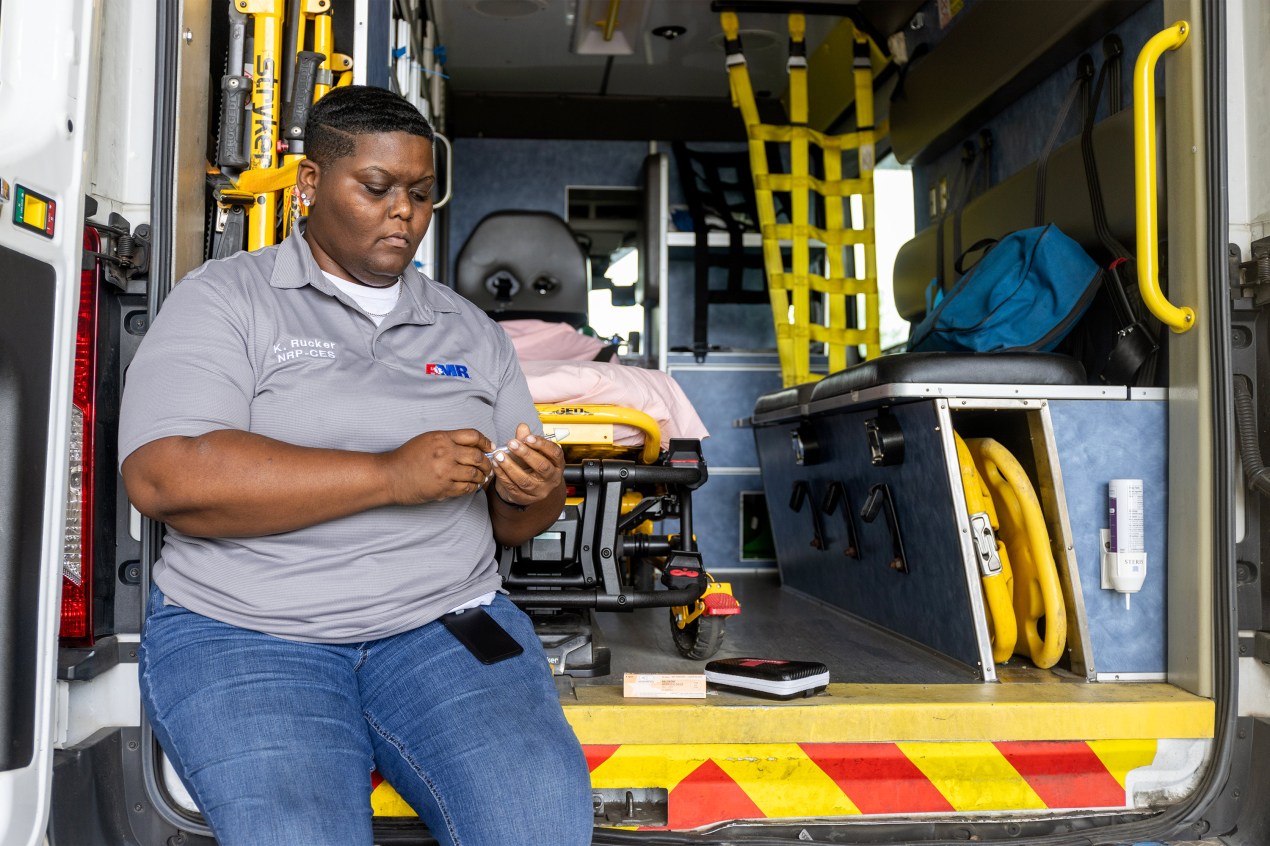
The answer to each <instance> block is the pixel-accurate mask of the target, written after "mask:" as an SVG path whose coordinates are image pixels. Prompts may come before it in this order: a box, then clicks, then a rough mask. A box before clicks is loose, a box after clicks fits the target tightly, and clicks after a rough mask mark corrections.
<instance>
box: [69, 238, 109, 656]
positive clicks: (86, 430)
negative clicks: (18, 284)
mask: <svg viewBox="0 0 1270 846" xmlns="http://www.w3.org/2000/svg"><path fill="white" fill-rule="evenodd" d="M84 249H85V250H90V251H92V252H94V253H95V252H98V251H99V250H100V249H101V238H100V237H99V236H98V234H97V230H95V229H92V228H91V227H85V228H84ZM99 277H100V272H99V270H98V268H97V265H96V264H95V263H94V266H93V269H92V270H85V271H83V272H82V273H81V274H80V278H79V319H78V322H77V325H76V327H75V382H74V389H73V392H72V395H71V432H70V483H69V484H68V485H67V487H66V536H65V537H66V539H65V545H64V546H63V549H62V628H61V635H62V638H63V639H64V640H67V641H74V642H77V643H78V644H81V645H89V644H91V643H92V642H93V592H92V585H93V484H94V481H95V480H94V466H93V447H94V444H93V429H94V426H93V423H94V420H93V410H94V407H95V404H96V395H97V287H98V281H99Z"/></svg>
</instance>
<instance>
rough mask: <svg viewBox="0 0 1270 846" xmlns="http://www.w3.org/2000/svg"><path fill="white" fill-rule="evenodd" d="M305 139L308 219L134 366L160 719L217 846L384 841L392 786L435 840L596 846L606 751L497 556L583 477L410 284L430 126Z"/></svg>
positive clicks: (504, 381) (477, 350)
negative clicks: (505, 580)
mask: <svg viewBox="0 0 1270 846" xmlns="http://www.w3.org/2000/svg"><path fill="white" fill-rule="evenodd" d="M306 139H307V145H308V158H307V160H305V161H303V162H302V163H301V164H300V167H299V174H298V177H297V191H298V192H299V195H300V200H301V203H302V204H303V205H304V206H306V207H307V209H308V217H307V220H305V221H302V225H300V226H299V227H297V231H296V232H295V233H294V234H292V235H291V237H289V238H287V239H286V241H284V242H283V243H282V244H280V245H278V246H277V247H271V248H267V249H264V250H259V251H256V252H255V253H239V254H237V255H235V256H233V257H231V258H228V259H224V260H221V261H213V262H208V263H207V264H205V265H203V266H202V267H201V268H199V269H198V270H195V271H194V272H193V273H191V274H190V275H189V276H188V277H186V278H185V279H184V280H183V281H182V282H181V283H180V284H179V285H178V286H177V287H176V288H175V289H174V291H173V293H172V294H171V295H170V296H169V297H168V298H167V301H166V302H165V304H164V308H163V311H162V313H161V314H160V315H159V317H158V318H157V319H156V320H155V322H154V325H153V327H152V328H151V329H150V331H149V333H148V334H147V336H146V338H145V341H144V342H143V343H142V344H141V348H140V350H139V352H138V354H137V356H136V358H135V360H134V361H133V363H132V365H131V367H130V369H129V372H128V378H127V386H126V389H125V392H124V398H123V408H122V418H121V423H120V459H121V461H122V472H123V477H124V483H125V485H126V487H127V490H128V495H129V497H130V498H131V500H132V502H133V504H134V505H135V506H136V507H137V508H138V509H139V510H140V511H141V512H142V513H143V514H146V515H148V516H150V517H152V518H154V519H156V520H161V521H163V522H164V523H166V524H167V525H168V528H169V532H168V535H167V539H166V541H165V543H164V546H163V550H162V554H161V557H160V559H159V560H158V561H157V562H156V564H155V567H154V572H153V582H154V587H153V589H152V592H151V595H150V601H149V607H148V616H147V621H146V626H145V630H144V633H143V636H142V643H141V653H140V671H141V686H142V699H143V702H144V706H145V708H146V713H147V715H148V717H149V720H150V722H151V724H152V725H153V726H154V730H155V734H156V736H157V737H158V739H159V742H160V744H161V745H162V746H163V748H164V750H165V751H166V753H167V755H168V757H169V758H170V759H171V760H172V762H173V764H174V765H175V767H176V770H177V772H178V773H179V774H180V776H181V778H182V780H183V782H184V783H185V785H186V787H187V788H188V789H189V791H190V794H191V796H193V798H194V800H195V801H196V802H197V803H198V806H199V808H200V810H201V811H202V812H203V815H204V816H205V817H206V819H207V821H208V823H209V825H210V826H211V828H212V830H213V832H214V833H215V834H216V836H217V838H218V839H219V841H220V842H221V843H222V844H240V843H251V844H261V843H269V844H284V843H295V844H304V846H313V845H314V844H326V843H329V844H340V846H347V844H370V843H371V842H372V836H371V811H370V802H369V796H370V791H371V781H370V773H371V770H372V768H373V769H374V770H377V771H378V772H379V773H381V774H382V775H383V776H384V777H385V778H386V779H387V780H388V781H389V782H390V783H391V784H392V785H393V787H394V788H396V790H397V791H398V792H399V793H400V794H401V795H402V796H403V797H404V798H405V799H406V801H407V802H409V803H410V805H411V806H412V807H413V808H414V809H415V810H416V811H417V812H418V813H419V815H420V816H421V817H422V818H423V819H424V821H425V822H426V823H427V824H428V827H429V829H430V830H431V831H432V833H433V835H434V836H435V837H436V838H437V839H438V840H439V841H440V842H441V843H452V844H457V845H458V846H478V844H488V846H512V844H515V845H516V846H529V844H543V846H546V844H551V846H561V844H583V843H589V842H590V831H591V819H592V816H591V810H590V785H589V780H588V776H587V768H586V763H585V759H584V758H583V756H582V752H581V748H580V746H579V745H578V742H577V739H576V737H575V736H574V735H573V732H572V730H571V729H570V728H569V726H568V724H567V723H566V722H565V720H564V716H563V712H562V711H561V708H560V704H559V700H558V698H557V694H556V690H555V686H554V683H553V680H552V678H551V675H550V671H549V668H548V665H547V662H546V658H545V656H544V654H543V652H542V649H541V646H540V644H539V642H538V639H537V637H536V636H535V635H534V632H533V626H532V625H531V623H530V621H529V620H528V618H527V617H526V616H525V615H524V614H523V613H522V612H521V611H520V610H519V609H517V608H516V607H515V606H514V605H512V604H511V602H509V601H508V600H507V598H506V597H505V596H503V595H501V594H499V593H497V589H498V587H499V578H498V572H497V569H496V566H495V564H494V551H495V543H496V542H497V543H501V544H509V545H515V544H520V543H523V542H525V541H526V540H528V539H529V538H531V537H533V536H534V535H535V534H537V533H538V532H540V531H542V530H543V529H545V528H546V527H547V526H549V525H550V524H551V523H552V522H553V521H554V520H555V518H556V516H557V515H558V514H559V513H560V510H561V507H562V504H563V502H564V484H563V466H564V459H563V455H562V453H561V451H560V448H559V447H557V446H556V445H555V444H553V443H551V442H550V441H548V440H546V439H545V438H543V437H542V430H541V427H540V424H539V423H538V421H537V416H536V414H535V412H534V407H533V404H532V402H531V400H530V397H529V392H528V389H527V387H526V384H525V378H524V376H523V375H522V374H521V371H520V368H519V366H518V365H517V363H516V358H515V354H514V352H513V349H512V346H511V343H510V342H509V341H508V339H507V337H506V336H505V335H504V333H503V332H502V331H501V330H499V329H498V328H497V327H496V326H495V324H493V323H492V322H491V321H489V320H488V319H487V318H486V317H485V316H484V315H483V314H481V313H480V311H479V310H477V309H476V308H475V307H474V306H472V305H471V304H470V303H468V302H467V301H466V300H463V299H462V298H460V297H458V296H457V295H455V294H454V293H453V292H451V291H450V290H449V289H447V288H445V287H443V286H441V285H437V284H436V283H434V282H431V281H429V280H427V279H425V278H423V277H422V276H421V275H420V274H418V273H417V272H416V271H415V269H414V268H413V266H412V264H411V259H412V258H413V256H414V254H415V251H416V249H417V248H418V246H419V242H420V240H421V239H422V238H423V235H424V233H425V232H426V230H427V228H428V223H429V221H430V220H431V217H432V202H431V194H432V189H433V184H434V182H435V176H434V173H433V157H432V130H431V128H430V127H429V126H428V124H427V122H426V121H425V120H424V119H423V118H422V117H421V116H420V115H419V113H418V112H417V111H416V110H415V109H414V108H413V107H411V106H410V105H409V104H408V103H406V102H405V101H404V100H402V99H401V98H399V97H397V96H396V95H394V94H391V93H389V92H387V91H384V90H381V89H374V88H365V87H360V86H353V87H349V88H342V89H336V90H333V91H331V92H330V93H329V94H327V95H326V96H325V97H323V98H322V100H321V101H319V102H318V103H317V104H316V105H315V106H314V108H313V110H312V113H311V115H310V117H309V121H308V125H307V127H306ZM495 442H498V443H505V444H506V445H507V449H506V450H502V451H495V449H494V444H495ZM455 612H460V613H455ZM472 629H475V630H476V631H475V634H471V633H469V630H472ZM504 631H505V632H506V633H507V634H509V635H510V636H511V638H512V639H514V643H512V642H511V641H509V639H508V638H507V637H506V636H505V635H503V634H502V632H504ZM500 638H501V640H500ZM491 639H492V640H494V641H497V642H496V643H495V644H494V646H495V647H496V648H494V649H492V650H491V649H489V648H486V645H485V644H486V641H489V640H491ZM465 642H466V643H468V644H469V645H470V646H465V645H464V643H465ZM508 646H510V647H512V648H510V649H509V648H506V647H508ZM517 651H519V654H512V655H510V656H509V653H515V652H517ZM487 662H488V663H487Z"/></svg>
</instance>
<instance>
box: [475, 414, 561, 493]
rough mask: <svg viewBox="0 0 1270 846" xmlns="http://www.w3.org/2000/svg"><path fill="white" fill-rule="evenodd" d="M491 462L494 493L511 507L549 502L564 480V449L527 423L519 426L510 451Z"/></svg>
mask: <svg viewBox="0 0 1270 846" xmlns="http://www.w3.org/2000/svg"><path fill="white" fill-rule="evenodd" d="M491 463H492V464H493V465H494V493H495V494H497V495H498V496H500V497H502V498H503V500H504V501H505V502H508V503H510V504H512V505H520V506H529V505H533V504H534V503H536V502H539V501H541V500H543V499H546V498H547V497H548V496H550V495H551V494H552V493H553V492H554V491H556V490H557V489H558V488H559V487H560V483H561V480H562V479H563V477H564V450H562V449H561V448H560V447H558V446H556V445H555V444H554V443H552V442H551V441H549V440H547V439H546V438H543V437H539V436H538V435H535V434H533V433H532V430H531V429H530V428H529V426H528V425H527V424H525V423H521V424H520V425H519V426H517V427H516V437H514V438H512V439H511V440H510V441H508V442H507V450H506V451H505V452H502V451H500V452H498V453H496V454H495V455H494V457H493V459H491Z"/></svg>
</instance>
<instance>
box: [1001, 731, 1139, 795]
mask: <svg viewBox="0 0 1270 846" xmlns="http://www.w3.org/2000/svg"><path fill="white" fill-rule="evenodd" d="M996 747H997V749H998V751H1000V752H1001V754H1002V755H1004V756H1005V759H1006V760H1007V761H1009V762H1010V765H1011V766H1013V767H1014V769H1015V770H1017V771H1018V773H1019V775H1021V776H1022V777H1023V778H1024V779H1025V780H1026V781H1027V783H1028V785H1030V786H1031V788H1032V789H1033V790H1035V791H1036V793H1037V795H1038V796H1040V797H1041V799H1042V800H1043V801H1044V802H1045V806H1046V807H1047V808H1106V807H1116V808H1123V807H1124V806H1125V804H1126V802H1125V792H1124V785H1123V784H1118V783H1117V782H1116V779H1115V777H1114V776H1112V774H1111V773H1109V772H1107V768H1106V767H1105V766H1104V765H1103V763H1102V761H1101V760H1099V758H1098V756H1097V755H1095V754H1094V751H1093V750H1092V749H1090V748H1089V745H1088V744H1086V743H1082V742H1081V741H1079V740H1065V741H1056V742H1051V743H1043V742H1037V741H1028V740H1024V741H1017V742H1000V743H997V744H996Z"/></svg>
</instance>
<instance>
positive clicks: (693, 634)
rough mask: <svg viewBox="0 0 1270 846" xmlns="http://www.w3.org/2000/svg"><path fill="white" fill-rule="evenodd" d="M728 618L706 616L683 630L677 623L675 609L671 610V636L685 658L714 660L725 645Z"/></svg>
mask: <svg viewBox="0 0 1270 846" xmlns="http://www.w3.org/2000/svg"><path fill="white" fill-rule="evenodd" d="M725 622H727V617H706V616H704V615H702V616H700V617H698V618H697V619H695V620H693V621H692V622H691V623H689V624H688V625H686V626H684V627H683V628H682V629H681V628H679V625H678V623H676V622H675V609H674V608H671V609H670V636H671V637H672V638H674V640H675V649H677V650H679V654H680V655H682V656H683V657H685V658H691V659H692V660H694V661H704V660H705V659H707V658H713V657H714V654H715V653H716V652H718V651H719V647H720V646H722V645H723V624H724V623H725Z"/></svg>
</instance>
